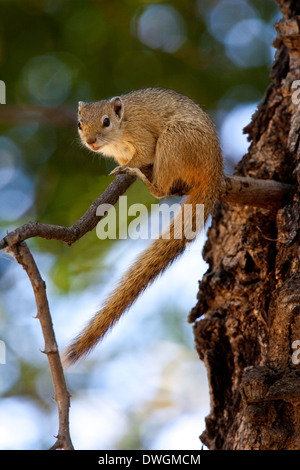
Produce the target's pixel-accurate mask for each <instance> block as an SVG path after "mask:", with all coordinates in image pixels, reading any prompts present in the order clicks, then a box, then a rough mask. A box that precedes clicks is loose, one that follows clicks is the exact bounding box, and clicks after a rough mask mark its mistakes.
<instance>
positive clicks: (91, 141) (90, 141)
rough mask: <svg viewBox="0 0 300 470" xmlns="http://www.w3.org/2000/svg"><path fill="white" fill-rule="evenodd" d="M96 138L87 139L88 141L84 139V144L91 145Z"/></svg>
mask: <svg viewBox="0 0 300 470" xmlns="http://www.w3.org/2000/svg"><path fill="white" fill-rule="evenodd" d="M96 140H97V139H96V137H89V138H88V139H86V143H87V144H88V145H93V144H94V143H95V142H96Z"/></svg>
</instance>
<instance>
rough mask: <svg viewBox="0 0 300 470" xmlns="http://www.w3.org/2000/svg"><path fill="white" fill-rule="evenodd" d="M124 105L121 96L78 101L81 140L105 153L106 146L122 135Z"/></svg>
mask: <svg viewBox="0 0 300 470" xmlns="http://www.w3.org/2000/svg"><path fill="white" fill-rule="evenodd" d="M123 114H124V105H123V103H122V100H121V98H119V97H114V98H111V99H110V100H103V101H95V102H92V103H84V102H83V101H79V103H78V132H79V135H80V138H81V141H82V143H83V144H84V145H86V146H87V147H88V148H89V149H91V150H93V151H94V152H100V153H105V146H108V145H111V144H113V143H117V142H119V141H120V139H121V137H122V129H121V123H122V119H123Z"/></svg>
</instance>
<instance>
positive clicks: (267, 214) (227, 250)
mask: <svg viewBox="0 0 300 470" xmlns="http://www.w3.org/2000/svg"><path fill="white" fill-rule="evenodd" d="M278 3H279V5H280V8H281V11H282V13H283V19H282V20H281V21H280V23H278V24H277V25H275V28H276V31H277V39H276V41H275V46H276V48H277V55H276V60H275V62H274V64H273V67H272V70H271V75H270V78H271V80H272V83H271V84H270V86H269V88H268V89H267V91H266V93H265V97H264V100H263V102H262V103H261V104H260V106H259V107H258V110H257V111H256V113H255V114H254V116H253V118H252V122H251V123H250V124H249V125H248V126H247V128H246V132H247V133H248V136H249V140H250V141H251V145H250V148H249V151H248V153H247V154H246V155H245V156H244V158H243V159H242V161H241V162H240V163H239V164H238V165H237V167H236V171H235V174H236V175H240V176H251V177H254V178H259V179H262V180H264V179H273V180H276V181H280V182H282V183H288V184H293V185H295V186H294V188H295V189H294V193H293V194H292V195H291V196H292V197H291V200H290V201H289V202H288V203H287V205H285V206H284V207H283V208H281V209H279V210H278V211H277V212H276V211H275V212H271V211H268V210H264V209H258V208H253V207H250V206H243V207H242V206H241V207H238V206H237V207H234V206H231V205H229V204H227V203H223V202H219V203H218V205H217V206H216V208H215V213H214V217H213V221H212V226H211V228H210V229H209V232H208V240H207V242H206V245H205V247H204V252H203V254H204V258H205V260H206V261H207V262H208V263H209V269H208V271H207V273H206V274H205V275H204V278H203V280H202V282H201V284H200V289H199V293H198V302H197V305H196V306H195V307H194V308H193V310H192V311H191V313H190V318H189V319H190V321H191V322H195V323H194V334H195V344H196V348H197V351H198V354H199V357H200V358H201V359H202V360H203V361H204V363H205V365H206V368H207V374H208V380H209V386H210V401H211V403H210V406H211V410H210V414H209V416H208V417H207V418H206V429H205V431H204V432H203V434H202V435H201V437H200V438H201V441H202V442H203V443H204V444H205V445H206V446H207V447H208V448H209V449H235V450H238V449H274V450H275V449H299V448H300V403H299V402H300V364H294V363H293V362H295V361H293V360H292V354H293V352H294V349H293V342H294V341H295V340H300V289H299V287H300V270H299V267H300V246H299V208H300V191H299V182H300V181H299V180H300V148H299V130H300V103H299V104H297V100H295V99H293V100H292V94H293V92H294V91H295V90H294V88H293V86H292V84H293V82H294V81H295V80H300V2H299V1H291V0H289V1H288V0H287V1H278ZM298 15H299V16H298ZM299 96H300V94H299ZM293 101H294V103H293ZM299 101H300V100H299Z"/></svg>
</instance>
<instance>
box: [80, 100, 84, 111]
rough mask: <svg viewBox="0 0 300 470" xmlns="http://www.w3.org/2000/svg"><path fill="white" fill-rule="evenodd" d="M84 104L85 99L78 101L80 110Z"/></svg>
mask: <svg viewBox="0 0 300 470" xmlns="http://www.w3.org/2000/svg"><path fill="white" fill-rule="evenodd" d="M84 105H85V102H84V101H78V111H80V110H81V108H82V107H83V106H84Z"/></svg>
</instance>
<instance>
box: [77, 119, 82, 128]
mask: <svg viewBox="0 0 300 470" xmlns="http://www.w3.org/2000/svg"><path fill="white" fill-rule="evenodd" d="M77 126H78V129H80V130H81V129H82V127H81V122H80V121H78V123H77Z"/></svg>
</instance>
